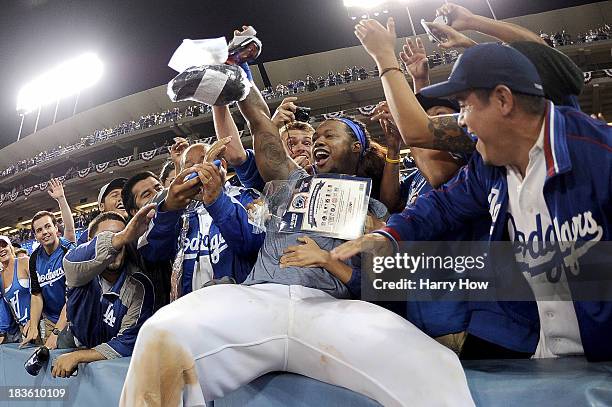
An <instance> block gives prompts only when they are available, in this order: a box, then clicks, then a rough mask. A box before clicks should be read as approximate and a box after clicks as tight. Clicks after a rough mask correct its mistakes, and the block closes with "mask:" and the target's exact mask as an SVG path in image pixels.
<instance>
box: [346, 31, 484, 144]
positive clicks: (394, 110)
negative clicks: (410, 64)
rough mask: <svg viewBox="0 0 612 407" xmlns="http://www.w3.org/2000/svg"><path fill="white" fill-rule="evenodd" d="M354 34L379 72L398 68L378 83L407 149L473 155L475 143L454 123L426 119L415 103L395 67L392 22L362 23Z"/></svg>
mask: <svg viewBox="0 0 612 407" xmlns="http://www.w3.org/2000/svg"><path fill="white" fill-rule="evenodd" d="M355 34H356V35H357V38H359V40H360V41H361V43H362V44H363V46H364V48H365V49H366V51H368V53H369V54H370V55H371V56H372V58H374V61H375V62H376V65H377V66H378V70H379V72H383V71H384V70H385V69H386V68H397V70H395V69H394V70H390V71H387V72H386V73H385V74H384V75H383V76H382V78H381V81H382V85H383V89H384V92H385V99H386V100H387V102H388V104H389V109H390V111H391V115H392V116H393V120H394V121H395V123H396V125H397V127H398V129H399V131H400V134H401V135H402V139H403V140H404V143H406V145H409V146H412V147H423V148H433V149H436V150H443V151H450V152H456V153H471V152H472V151H474V142H473V141H472V140H471V138H470V137H469V136H468V134H467V133H466V131H465V130H464V129H463V128H461V127H460V126H459V125H458V124H457V122H456V120H453V119H449V116H436V117H429V116H428V115H427V113H426V112H425V111H424V110H423V108H422V107H421V105H420V104H419V102H418V101H417V99H416V96H415V95H414V93H413V92H412V89H410V85H409V84H408V81H407V80H406V77H405V76H404V74H403V73H402V72H401V71H400V70H399V67H398V62H397V58H396V57H395V38H396V37H395V23H394V22H393V20H392V19H389V22H388V24H387V28H385V27H383V26H382V25H381V24H380V23H379V22H378V21H376V20H362V21H361V22H360V23H359V24H358V25H357V26H356V27H355ZM373 119H378V117H373Z"/></svg>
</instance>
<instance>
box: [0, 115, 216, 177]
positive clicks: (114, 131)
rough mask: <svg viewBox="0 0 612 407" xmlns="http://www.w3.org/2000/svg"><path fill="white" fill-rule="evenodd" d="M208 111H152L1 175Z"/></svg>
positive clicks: (43, 152)
mask: <svg viewBox="0 0 612 407" xmlns="http://www.w3.org/2000/svg"><path fill="white" fill-rule="evenodd" d="M207 112H210V108H209V107H207V106H205V105H197V106H193V105H192V106H188V107H187V108H186V109H185V110H184V111H182V112H181V111H180V110H179V108H177V107H175V108H173V109H169V110H166V111H164V112H160V113H151V114H148V115H146V116H141V117H140V119H138V120H137V121H135V120H131V121H129V122H124V123H121V124H119V125H117V126H115V127H112V128H108V129H101V130H96V131H94V132H93V134H90V135H87V136H84V137H81V139H80V140H79V141H78V142H77V143H74V144H70V145H67V146H57V147H54V148H52V149H51V150H49V151H42V152H40V153H38V154H37V155H36V156H35V157H32V158H29V159H26V160H21V161H19V162H17V163H15V164H12V165H10V166H9V167H7V168H5V169H3V170H2V171H1V172H0V176H2V177H7V176H10V175H13V174H16V173H18V172H21V171H25V170H27V169H29V168H32V167H34V166H36V165H38V164H42V163H44V162H47V161H50V160H53V159H56V158H57V157H60V156H62V155H65V154H69V153H70V152H72V151H74V150H79V149H82V148H87V147H91V146H93V145H95V144H97V143H100V142H102V141H105V140H108V139H112V138H114V137H117V136H120V135H123V134H128V133H131V132H134V131H138V130H143V129H147V128H149V127H153V126H159V125H163V124H166V123H170V122H174V121H177V120H180V119H182V118H184V117H193V116H199V115H200V114H205V113H207Z"/></svg>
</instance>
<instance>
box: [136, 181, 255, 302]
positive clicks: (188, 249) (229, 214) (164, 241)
mask: <svg viewBox="0 0 612 407" xmlns="http://www.w3.org/2000/svg"><path fill="white" fill-rule="evenodd" d="M258 197H259V194H257V193H256V192H255V191H253V190H250V189H244V188H238V187H226V188H225V190H224V191H223V192H222V193H221V195H219V198H217V200H216V201H215V202H213V203H212V204H211V205H209V206H204V205H203V204H197V205H196V206H195V207H194V208H191V209H190V210H189V211H174V212H163V211H161V210H158V211H157V213H156V215H155V217H154V218H153V220H152V222H151V225H150V226H149V230H148V231H147V233H146V234H145V235H144V236H143V237H142V238H141V240H140V241H139V244H138V250H139V252H140V253H141V254H142V256H143V257H144V258H145V259H147V260H148V261H159V260H168V259H174V258H175V257H176V255H177V253H178V251H179V249H180V247H179V244H178V242H179V238H180V237H181V231H182V229H183V225H182V223H183V221H184V220H185V218H187V219H188V221H189V226H188V229H187V233H186V235H185V238H184V241H183V242H182V245H181V246H182V247H183V250H184V258H183V278H182V281H181V289H182V290H181V293H182V295H185V294H188V293H190V292H191V291H193V290H194V289H197V288H200V287H201V286H202V285H203V284H204V283H206V282H208V281H209V280H210V279H212V278H214V279H221V278H223V277H231V278H233V279H234V280H236V282H238V283H242V282H243V281H244V279H245V278H246V277H247V276H248V275H249V273H250V271H251V269H252V268H253V264H254V263H255V260H256V258H257V253H258V252H259V248H260V247H261V245H262V243H263V240H264V237H265V235H264V233H261V231H260V230H259V229H257V228H256V227H254V225H253V224H252V223H250V222H249V218H248V214H247V211H246V209H245V206H246V205H248V204H249V203H251V202H253V200H254V199H257V198H258ZM198 270H199V271H198Z"/></svg>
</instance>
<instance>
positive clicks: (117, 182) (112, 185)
mask: <svg viewBox="0 0 612 407" xmlns="http://www.w3.org/2000/svg"><path fill="white" fill-rule="evenodd" d="M126 182H127V178H115V179H114V180H112V181H111V182H109V183H108V184H106V185H104V186H103V187H102V188H100V193H99V194H98V204H101V203H102V202H104V198H106V195H108V194H110V193H111V192H112V191H114V190H115V189H123V186H124V185H125V183H126Z"/></svg>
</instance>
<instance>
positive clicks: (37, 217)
mask: <svg viewBox="0 0 612 407" xmlns="http://www.w3.org/2000/svg"><path fill="white" fill-rule="evenodd" d="M45 216H48V217H50V218H51V222H53V226H57V219H56V218H55V215H54V214H52V213H51V212H49V211H39V212H36V215H34V217H33V218H32V223H31V225H30V227H31V228H32V232H34V233H36V231H35V230H34V222H35V221H37V220H38V219H40V218H44V217H45Z"/></svg>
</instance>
